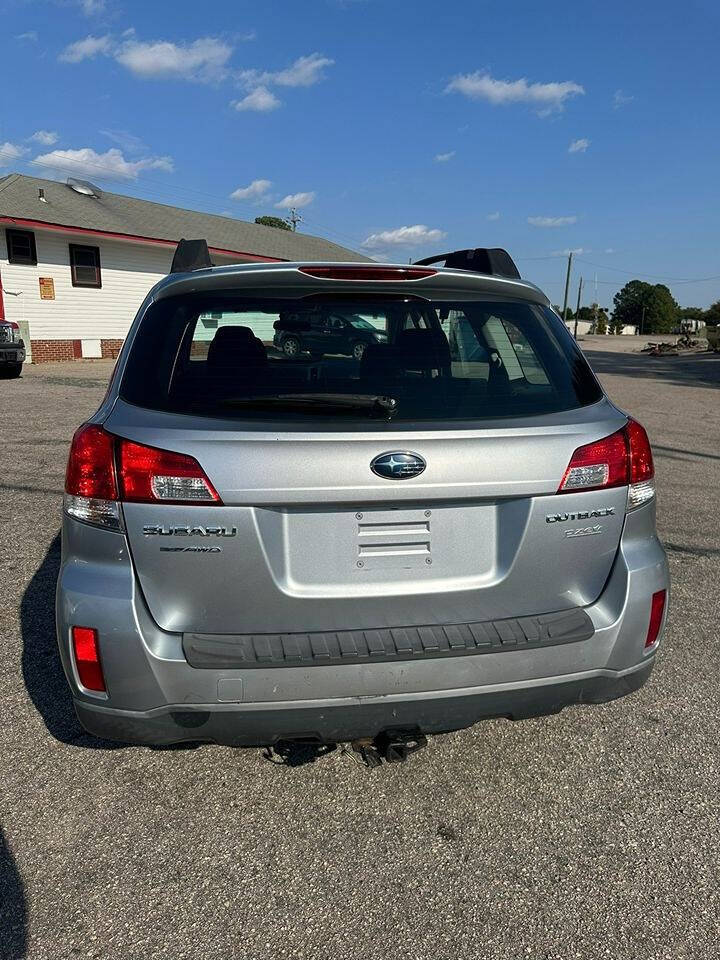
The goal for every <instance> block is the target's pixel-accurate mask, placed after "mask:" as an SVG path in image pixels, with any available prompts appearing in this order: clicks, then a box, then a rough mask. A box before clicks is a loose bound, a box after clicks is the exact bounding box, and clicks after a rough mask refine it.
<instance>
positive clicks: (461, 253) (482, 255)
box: [415, 247, 520, 280]
mask: <svg viewBox="0 0 720 960" xmlns="http://www.w3.org/2000/svg"><path fill="white" fill-rule="evenodd" d="M441 260H444V261H445V266H446V267H450V268H451V269H453V270H471V271H472V272H473V273H487V274H490V275H491V276H495V277H508V278H509V279H510V280H519V279H520V271H519V270H518V268H517V267H516V266H515V261H514V260H513V258H512V257H511V256H510V254H509V253H508V252H507V250H503V249H502V248H501V247H476V248H475V249H474V250H472V249H471V250H453V251H452V253H440V254H438V255H437V256H436V257H425V259H424V260H416V261H415V263H416V264H418V265H419V266H423V267H427V266H429V265H430V264H431V263H439V262H440V261H441Z"/></svg>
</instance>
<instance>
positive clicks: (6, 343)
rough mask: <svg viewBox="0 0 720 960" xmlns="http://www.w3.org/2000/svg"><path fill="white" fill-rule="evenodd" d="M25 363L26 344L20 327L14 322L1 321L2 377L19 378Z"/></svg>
mask: <svg viewBox="0 0 720 960" xmlns="http://www.w3.org/2000/svg"><path fill="white" fill-rule="evenodd" d="M24 362H25V343H24V342H23V339H22V337H21V336H20V327H19V326H18V325H17V323H15V322H14V321H12V320H0V377H6V378H10V377H19V376H20V374H21V372H22V367H23V363H24Z"/></svg>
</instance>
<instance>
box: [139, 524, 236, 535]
mask: <svg viewBox="0 0 720 960" xmlns="http://www.w3.org/2000/svg"><path fill="white" fill-rule="evenodd" d="M143 534H144V535H145V536H146V537H234V536H237V527H165V526H160V525H156V524H149V525H148V526H145V527H143Z"/></svg>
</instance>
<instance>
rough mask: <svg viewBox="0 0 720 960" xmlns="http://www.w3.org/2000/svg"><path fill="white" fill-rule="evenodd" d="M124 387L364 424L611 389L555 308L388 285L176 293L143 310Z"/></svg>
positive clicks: (124, 392) (167, 397)
mask: <svg viewBox="0 0 720 960" xmlns="http://www.w3.org/2000/svg"><path fill="white" fill-rule="evenodd" d="M120 393H121V396H122V397H123V398H124V399H125V400H127V401H128V402H130V403H134V404H137V405H139V406H142V407H147V408H151V409H156V410H163V411H168V412H174V413H180V414H188V415H200V416H207V417H219V418H222V419H227V418H231V419H238V420H262V421H283V422H288V421H291V422H292V421H298V422H307V421H309V420H317V419H322V420H323V421H328V420H330V421H336V422H338V424H342V425H343V426H345V425H347V424H348V423H350V422H357V423H361V424H362V426H363V428H364V429H367V427H368V423H369V422H370V424H372V421H375V422H376V423H377V424H378V425H379V424H381V423H382V422H387V421H390V420H392V422H393V423H396V424H397V423H419V422H424V421H433V422H437V421H444V422H447V423H448V424H450V425H451V424H453V423H456V422H458V421H473V420H484V419H488V418H497V417H500V418H507V417H527V416H529V415H534V414H537V415H541V414H548V413H553V412H559V411H563V410H568V409H572V408H575V407H578V406H583V405H586V404H589V403H594V402H596V401H597V400H599V399H600V397H601V391H600V388H599V386H598V384H597V381H596V380H595V378H594V376H593V374H592V373H591V371H590V368H589V367H588V365H587V363H586V361H585V359H584V358H583V356H582V354H581V352H580V350H579V348H578V347H577V345H576V344H575V342H574V341H573V339H572V337H571V336H570V335H569V333H568V332H567V330H566V329H565V327H564V325H563V324H562V323H561V321H560V320H559V319H558V318H557V316H556V315H555V314H554V313H553V312H552V311H551V310H550V309H548V308H546V307H543V306H541V305H538V304H533V303H528V302H524V301H514V300H507V301H498V300H487V301H484V300H470V301H463V302H456V301H451V300H448V301H442V302H430V301H428V300H426V299H423V298H419V297H418V298H414V297H401V296H397V297H393V296H390V295H382V296H368V297H361V296H353V297H343V298H339V297H338V298H336V299H334V300H333V299H328V297H327V295H324V296H320V295H319V296H316V297H313V296H310V297H303V298H301V299H277V300H273V299H270V298H256V299H252V298H247V297H242V296H235V295H231V294H223V295H222V296H208V295H202V294H190V295H184V296H178V297H169V298H167V299H165V300H161V301H159V302H158V303H156V304H153V305H152V306H151V307H150V308H149V310H148V312H147V314H146V315H145V317H144V318H143V320H142V322H141V325H140V328H139V330H138V331H137V335H136V337H135V339H134V342H133V345H132V349H131V352H130V356H129V358H128V362H127V366H126V370H125V373H124V376H123V380H122V383H121V388H120ZM440 425H441V424H439V423H435V426H440Z"/></svg>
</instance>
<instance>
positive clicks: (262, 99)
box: [230, 87, 282, 113]
mask: <svg viewBox="0 0 720 960" xmlns="http://www.w3.org/2000/svg"><path fill="white" fill-rule="evenodd" d="M230 105H231V106H232V107H234V108H235V109H236V110H255V111H257V112H258V113H269V112H270V111H271V110H277V108H278V107H279V106H281V105H282V101H281V100H278V98H277V97H276V96H275V94H274V93H272V91H270V90H268V88H267V87H255V89H254V90H252V91H251V92H250V93H248V95H247V96H246V97H243V98H242V100H231V101H230Z"/></svg>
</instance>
